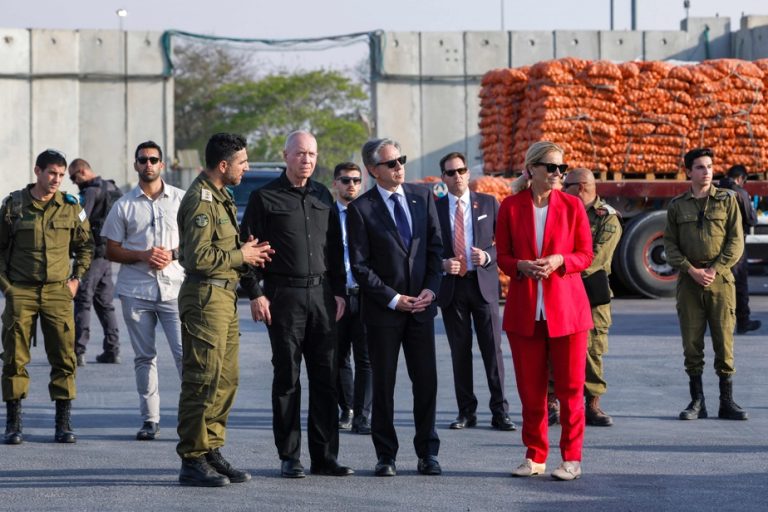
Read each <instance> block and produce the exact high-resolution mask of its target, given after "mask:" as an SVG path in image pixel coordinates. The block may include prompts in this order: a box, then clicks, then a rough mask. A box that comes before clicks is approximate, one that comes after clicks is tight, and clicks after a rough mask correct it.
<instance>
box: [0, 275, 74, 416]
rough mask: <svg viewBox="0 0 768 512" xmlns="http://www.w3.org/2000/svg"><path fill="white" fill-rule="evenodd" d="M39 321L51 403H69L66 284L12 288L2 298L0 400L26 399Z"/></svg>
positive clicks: (70, 330) (70, 323) (70, 328)
mask: <svg viewBox="0 0 768 512" xmlns="http://www.w3.org/2000/svg"><path fill="white" fill-rule="evenodd" d="M38 317H39V318H40V326H41V328H42V331H43V339H44V343H45V353H46V355H47V356H48V362H49V363H50V365H51V379H50V383H49V384H48V393H49V395H50V397H51V400H72V399H74V398H75V396H76V394H77V391H76V388H75V372H76V368H77V365H76V358H75V320H74V312H73V306H72V293H71V292H70V291H69V287H68V286H67V284H66V282H64V281H61V282H58V283H49V284H41V285H27V284H25V285H22V284H14V285H13V286H12V287H11V288H9V289H8V291H7V292H6V295H5V310H4V311H3V356H2V359H3V375H2V388H3V400H5V401H8V400H17V399H22V398H27V395H28V393H29V373H28V372H27V368H26V366H27V364H28V363H29V362H30V360H31V354H30V345H31V340H32V330H33V329H35V328H36V323H37V322H36V319H37V318H38Z"/></svg>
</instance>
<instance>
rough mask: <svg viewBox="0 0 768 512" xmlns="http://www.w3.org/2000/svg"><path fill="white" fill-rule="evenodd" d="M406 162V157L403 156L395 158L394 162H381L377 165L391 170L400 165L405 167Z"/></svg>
mask: <svg viewBox="0 0 768 512" xmlns="http://www.w3.org/2000/svg"><path fill="white" fill-rule="evenodd" d="M405 160H406V156H405V155H403V156H401V157H400V158H395V159H394V160H387V161H386V162H379V163H378V164H376V165H386V166H387V167H389V168H390V169H394V168H395V167H397V164H398V163H399V164H400V165H405Z"/></svg>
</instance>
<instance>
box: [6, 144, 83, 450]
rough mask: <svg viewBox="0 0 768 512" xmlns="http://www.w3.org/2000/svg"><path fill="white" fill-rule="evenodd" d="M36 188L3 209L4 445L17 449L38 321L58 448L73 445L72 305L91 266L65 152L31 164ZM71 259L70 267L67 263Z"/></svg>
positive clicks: (47, 154) (31, 187)
mask: <svg viewBox="0 0 768 512" xmlns="http://www.w3.org/2000/svg"><path fill="white" fill-rule="evenodd" d="M35 176H37V181H36V183H34V184H32V185H28V186H27V187H26V188H24V189H22V190H17V191H16V192H13V193H11V195H10V196H9V197H8V198H6V199H5V201H4V202H3V206H2V208H1V209H0V288H1V289H2V292H3V294H4V295H5V311H3V333H2V337H3V354H2V359H3V374H2V389H3V400H5V403H6V407H7V411H8V415H7V418H6V427H5V438H4V441H5V443H6V444H20V443H21V442H22V440H23V437H22V427H21V400H22V399H24V398H26V397H27V393H28V391H29V373H27V369H26V365H27V363H29V361H30V342H31V340H32V337H33V334H34V333H33V331H34V330H35V329H36V324H37V317H38V316H39V317H40V322H41V326H42V329H43V337H44V339H45V352H46V354H47V356H48V362H49V363H50V364H51V381H50V384H49V385H48V392H49V393H50V396H51V400H55V401H56V434H55V439H56V441H57V442H59V443H74V442H75V440H76V439H75V434H74V433H73V432H72V427H71V425H70V409H71V402H72V400H73V399H74V398H75V395H76V391H75V368H76V356H75V319H74V310H73V302H72V299H73V298H74V296H75V294H76V293H77V288H78V285H79V283H80V279H81V278H82V276H83V274H85V271H86V270H88V266H89V265H90V264H91V258H92V254H93V240H92V239H91V229H90V226H89V225H88V220H87V219H86V215H85V211H83V209H82V208H81V207H80V204H79V202H78V200H77V198H76V197H74V196H72V195H70V194H62V193H61V192H59V187H60V186H61V182H62V180H63V178H64V177H65V176H67V161H66V159H65V158H64V155H62V154H61V153H59V152H58V151H54V150H46V151H44V152H42V153H40V155H38V157H37V160H36V162H35ZM73 256H74V259H75V262H74V266H73V265H71V259H72V257H73Z"/></svg>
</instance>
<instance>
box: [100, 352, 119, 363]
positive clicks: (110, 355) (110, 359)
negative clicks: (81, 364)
mask: <svg viewBox="0 0 768 512" xmlns="http://www.w3.org/2000/svg"><path fill="white" fill-rule="evenodd" d="M96 362H97V363H104V364H120V356H118V355H117V354H115V353H114V352H104V353H103V354H99V355H97V356H96Z"/></svg>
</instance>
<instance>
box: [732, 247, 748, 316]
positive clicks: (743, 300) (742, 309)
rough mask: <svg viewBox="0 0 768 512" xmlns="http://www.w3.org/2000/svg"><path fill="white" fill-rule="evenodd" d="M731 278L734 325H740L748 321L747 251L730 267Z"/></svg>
mask: <svg viewBox="0 0 768 512" xmlns="http://www.w3.org/2000/svg"><path fill="white" fill-rule="evenodd" d="M731 272H732V273H733V280H734V281H735V284H736V325H737V326H741V325H744V324H746V323H747V322H749V315H750V313H751V311H750V310H749V282H748V278H749V265H748V264H747V252H746V251H744V254H742V255H741V258H740V259H739V261H737V262H736V264H735V265H734V266H733V267H732V268H731Z"/></svg>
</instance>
